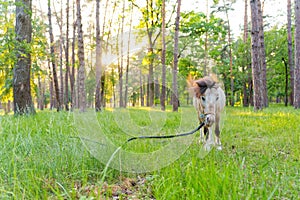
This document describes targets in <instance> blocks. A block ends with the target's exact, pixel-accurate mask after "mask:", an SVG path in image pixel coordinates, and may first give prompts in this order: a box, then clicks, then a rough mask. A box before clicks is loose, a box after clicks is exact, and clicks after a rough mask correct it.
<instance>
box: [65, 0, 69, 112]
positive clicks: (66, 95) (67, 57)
mask: <svg viewBox="0 0 300 200" xmlns="http://www.w3.org/2000/svg"><path fill="white" fill-rule="evenodd" d="M69 10H70V8H69V0H67V8H66V18H67V24H66V26H67V27H66V49H65V59H66V74H65V109H66V111H68V110H69V83H68V81H69V74H70V66H69Z"/></svg>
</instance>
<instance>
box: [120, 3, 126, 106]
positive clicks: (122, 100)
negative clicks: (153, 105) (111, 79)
mask: <svg viewBox="0 0 300 200" xmlns="http://www.w3.org/2000/svg"><path fill="white" fill-rule="evenodd" d="M124 19H125V1H123V8H122V22H121V47H120V51H121V58H120V71H119V93H120V102H119V106H120V107H121V108H122V107H125V106H124V98H123V64H124V58H123V57H124V51H123V48H124Z"/></svg>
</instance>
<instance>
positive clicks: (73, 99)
mask: <svg viewBox="0 0 300 200" xmlns="http://www.w3.org/2000/svg"><path fill="white" fill-rule="evenodd" d="M73 20H74V22H73V34H72V35H73V38H72V58H71V60H72V68H71V70H70V89H71V109H72V110H73V109H74V107H75V105H76V92H75V42H76V27H77V26H76V25H77V19H76V17H75V4H74V2H73Z"/></svg>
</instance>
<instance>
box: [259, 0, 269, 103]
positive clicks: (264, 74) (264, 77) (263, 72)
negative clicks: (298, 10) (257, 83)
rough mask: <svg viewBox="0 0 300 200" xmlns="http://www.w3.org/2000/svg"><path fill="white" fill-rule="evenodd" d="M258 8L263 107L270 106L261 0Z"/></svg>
mask: <svg viewBox="0 0 300 200" xmlns="http://www.w3.org/2000/svg"><path fill="white" fill-rule="evenodd" d="M257 8H258V24H259V33H258V34H259V51H260V62H261V64H260V66H261V73H260V76H261V78H260V79H261V90H262V94H261V98H262V100H261V101H262V103H263V107H267V106H268V90H267V64H266V49H265V39H264V23H263V9H262V4H261V1H260V0H257Z"/></svg>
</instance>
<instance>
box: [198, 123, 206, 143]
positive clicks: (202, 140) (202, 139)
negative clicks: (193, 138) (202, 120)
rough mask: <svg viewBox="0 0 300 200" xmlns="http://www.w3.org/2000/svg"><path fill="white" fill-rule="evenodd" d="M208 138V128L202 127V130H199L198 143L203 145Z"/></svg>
mask: <svg viewBox="0 0 300 200" xmlns="http://www.w3.org/2000/svg"><path fill="white" fill-rule="evenodd" d="M207 137H208V128H207V127H204V128H203V130H202V129H200V141H199V142H200V143H202V144H205V142H206V140H207Z"/></svg>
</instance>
